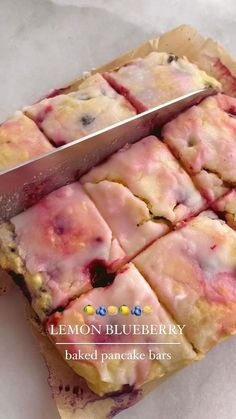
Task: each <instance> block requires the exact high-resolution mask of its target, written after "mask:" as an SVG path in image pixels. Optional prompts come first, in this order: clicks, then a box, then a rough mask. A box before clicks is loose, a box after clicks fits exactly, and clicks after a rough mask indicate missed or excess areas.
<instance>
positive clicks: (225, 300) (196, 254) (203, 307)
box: [134, 211, 236, 353]
mask: <svg viewBox="0 0 236 419" xmlns="http://www.w3.org/2000/svg"><path fill="white" fill-rule="evenodd" d="M134 264H135V265H136V266H137V267H138V269H139V270H140V272H141V273H142V274H143V276H144V277H145V278H146V280H147V281H148V282H149V284H150V285H151V287H152V289H153V290H154V291H155V292H156V294H157V295H158V297H159V299H160V301H161V303H163V304H164V306H165V307H166V309H167V310H168V311H169V312H170V313H171V315H172V316H173V318H174V319H175V321H177V322H178V323H181V324H185V325H186V327H185V329H184V331H185V335H186V337H187V338H188V340H189V341H190V342H191V343H192V345H193V347H194V348H195V349H196V350H197V351H199V352H200V353H205V352H207V351H208V350H209V349H211V347H213V346H214V345H215V344H217V343H218V342H219V341H221V340H222V339H224V338H225V337H227V336H230V335H233V334H235V333H236V232H235V231H234V230H232V229H231V228H230V227H229V226H228V225H227V224H226V223H225V222H224V221H222V220H220V219H218V218H217V216H216V214H214V213H213V212H211V211H206V212H203V213H202V214H200V215H199V216H198V217H196V218H193V219H192V220H191V221H190V222H188V223H186V225H185V226H184V227H183V228H181V229H179V230H177V231H174V232H172V233H170V234H168V235H166V236H165V237H163V238H161V239H159V240H158V241H156V242H155V243H154V244H153V245H152V246H150V247H149V248H148V249H147V250H145V251H144V252H143V253H142V254H140V255H139V256H137V258H136V259H134Z"/></svg>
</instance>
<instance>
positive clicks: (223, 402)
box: [0, 0, 236, 419]
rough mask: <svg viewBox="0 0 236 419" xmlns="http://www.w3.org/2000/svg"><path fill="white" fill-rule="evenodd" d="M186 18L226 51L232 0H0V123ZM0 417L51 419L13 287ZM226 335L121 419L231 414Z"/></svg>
mask: <svg viewBox="0 0 236 419" xmlns="http://www.w3.org/2000/svg"><path fill="white" fill-rule="evenodd" d="M181 23H190V24H192V25H194V26H195V27H197V28H198V29H199V30H200V31H201V32H202V33H203V34H205V35H210V36H213V37H214V38H216V39H218V40H219V41H220V42H221V43H223V44H224V45H225V46H226V47H227V48H228V49H230V50H231V51H232V53H233V54H234V55H235V56H236V44H235V28H236V3H235V0H207V1H206V0H195V1H194V2H191V1H190V0H189V1H188V0H186V1H185V0H177V1H174V0H166V1H164V2H163V1H160V0H103V1H102V0H97V1H92V0H84V1H83V0H53V1H49V0H1V6H0V53H1V60H0V80H1V100H0V120H3V119H4V118H5V117H7V116H8V115H10V114H11V113H12V112H13V111H14V110H16V109H18V108H20V107H21V106H23V105H26V104H30V103H32V102H33V101H34V100H36V99H38V98H39V97H41V96H43V95H44V94H45V93H46V92H47V91H48V90H50V89H51V88H55V87H58V86H61V85H63V84H64V83H67V82H69V81H70V80H71V79H73V78H75V77H76V76H77V75H78V74H79V73H80V72H81V71H83V70H87V69H89V68H91V67H93V66H97V65H99V64H102V63H104V62H106V61H108V60H110V59H112V58H113V57H115V56H117V55H118V54H120V53H122V52H125V51H126V50H128V49H130V48H132V47H133V46H136V45H138V44H139V43H140V42H143V41H145V40H147V39H149V38H151V37H154V36H156V35H157V34H158V33H159V32H162V31H165V30H167V29H170V28H172V27H174V26H177V25H179V24H181ZM0 331H1V340H0V360H1V361H0V374H1V375H0V377H1V379H0V419H57V418H58V415H57V412H56V408H55V406H54V404H53V402H52V400H51V397H50V391H49V388H48V385H47V371H46V368H45V366H44V363H43V360H42V359H41V356H40V354H39V351H38V348H37V345H36V343H35V342H34V340H33V338H32V336H31V333H30V330H29V326H28V324H27V323H26V321H25V320H24V310H23V303H22V299H21V297H20V296H19V294H18V293H17V292H16V291H14V292H12V293H10V294H9V295H7V296H5V297H1V299H0ZM235 344H236V338H232V339H231V340H229V341H227V342H225V343H223V344H221V345H220V346H219V347H218V348H216V349H214V350H213V351H212V352H211V353H210V354H209V355H208V357H207V358H206V359H205V360H203V361H201V363H199V364H196V365H193V366H190V367H188V368H187V369H185V370H184V371H181V372H180V373H178V374H177V375H176V376H175V377H173V378H172V379H170V380H169V381H167V382H166V383H164V384H163V385H162V386H161V387H160V388H159V389H157V390H156V391H155V392H154V393H152V394H151V395H150V396H149V397H147V398H146V400H145V401H143V402H141V403H140V404H138V405H137V406H135V407H134V408H132V409H129V410H128V411H126V412H123V413H121V414H120V416H119V417H120V418H121V419H122V418H123V419H131V418H136V419H141V418H143V417H145V419H153V418H157V419H199V418H201V419H213V418H214V419H234V418H235V417H236V397H235V385H236V353H235Z"/></svg>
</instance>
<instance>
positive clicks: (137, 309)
mask: <svg viewBox="0 0 236 419" xmlns="http://www.w3.org/2000/svg"><path fill="white" fill-rule="evenodd" d="M134 314H135V316H141V314H142V309H141V307H139V306H135V307H134Z"/></svg>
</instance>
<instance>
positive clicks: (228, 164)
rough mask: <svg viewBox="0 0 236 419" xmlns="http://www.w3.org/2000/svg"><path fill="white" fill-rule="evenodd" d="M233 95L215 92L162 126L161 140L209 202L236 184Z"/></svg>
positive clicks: (234, 101)
mask: <svg viewBox="0 0 236 419" xmlns="http://www.w3.org/2000/svg"><path fill="white" fill-rule="evenodd" d="M235 116H236V98H232V97H229V96H226V95H222V94H218V95H216V96H213V97H209V98H207V99H205V100H204V101H202V102H201V103H200V104H199V105H198V106H193V107H192V108H190V109H188V110H187V111H185V112H183V113H182V114H181V115H179V116H178V117H177V118H176V119H174V120H173V121H171V122H169V123H168V124H166V125H165V127H164V128H163V129H162V137H163V140H164V142H165V143H166V144H167V145H168V146H169V147H170V149H171V150H172V151H173V153H174V154H175V155H176V157H177V158H178V159H180V161H181V162H182V164H183V166H184V167H185V169H186V170H187V171H188V173H189V174H190V175H191V176H192V178H193V180H194V182H195V183H196V185H197V186H198V187H199V189H200V190H201V192H202V194H203V195H204V196H205V197H206V198H207V199H208V201H210V202H212V201H214V200H215V199H217V198H219V197H220V196H222V195H223V194H225V193H226V192H227V190H228V189H230V188H232V187H234V186H235V185H236V118H235Z"/></svg>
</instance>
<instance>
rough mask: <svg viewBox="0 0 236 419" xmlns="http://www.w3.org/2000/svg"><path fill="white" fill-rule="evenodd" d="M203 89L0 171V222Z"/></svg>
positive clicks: (211, 91)
mask: <svg viewBox="0 0 236 419" xmlns="http://www.w3.org/2000/svg"><path fill="white" fill-rule="evenodd" d="M215 93H216V91H215V89H213V88H206V89H201V90H198V91H195V92H193V93H190V94H187V95H184V96H181V97H179V98H177V99H174V100H171V101H169V102H167V103H165V104H163V105H160V106H157V107H155V108H153V109H151V110H148V111H146V112H143V113H142V114H139V115H136V116H134V117H132V118H130V119H127V120H125V121H122V122H120V123H117V124H115V125H112V126H111V127H109V128H106V129H103V130H101V131H98V132H96V133H95V134H92V135H88V136H86V137H84V138H82V139H79V140H76V141H73V142H71V143H69V144H67V145H65V146H62V147H60V148H58V149H56V150H55V151H53V152H50V153H48V154H45V155H43V156H42V157H38V158H36V159H33V160H30V161H27V162H26V163H23V164H20V165H18V166H16V167H14V168H12V169H10V170H7V171H4V172H2V173H1V174H0V222H2V221H6V220H9V219H10V218H11V217H13V216H15V215H17V214H19V213H20V212H22V211H24V210H25V209H26V208H28V207H29V206H31V205H33V204H34V203H36V202H37V201H38V200H39V199H41V198H42V197H43V196H44V195H46V194H48V193H50V192H52V191H53V190H55V189H58V188H59V187H61V186H64V185H66V184H68V183H71V182H73V181H74V180H76V179H78V178H79V177H80V176H81V175H83V174H84V173H86V172H87V171H88V170H89V169H91V168H92V167H93V166H95V165H96V164H98V163H100V162H101V161H102V160H104V159H105V158H107V157H108V156H109V155H111V154H112V153H114V152H115V151H117V150H119V149H120V148H121V147H123V146H124V145H125V144H127V143H134V142H136V141H138V140H140V139H141V138H143V137H145V136H147V135H149V134H151V133H152V132H153V130H154V128H156V127H160V126H162V125H163V124H164V123H166V122H168V121H169V120H170V119H172V118H173V117H175V116H176V115H177V114H178V113H180V112H182V111H183V110H185V109H186V108H188V107H189V106H192V105H194V104H197V103H198V102H199V101H200V100H202V99H204V98H205V97H207V96H210V95H212V94H215Z"/></svg>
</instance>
